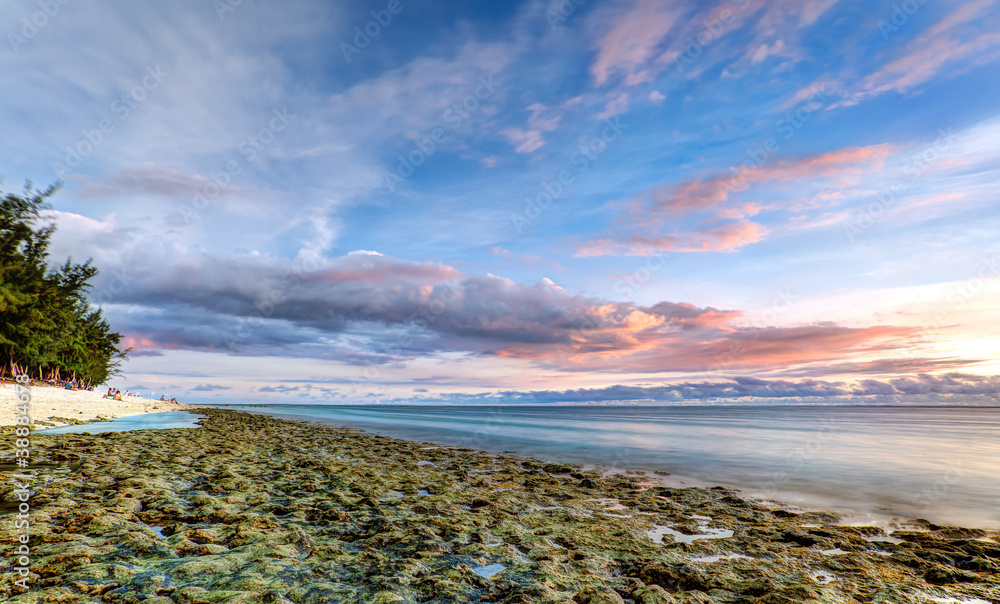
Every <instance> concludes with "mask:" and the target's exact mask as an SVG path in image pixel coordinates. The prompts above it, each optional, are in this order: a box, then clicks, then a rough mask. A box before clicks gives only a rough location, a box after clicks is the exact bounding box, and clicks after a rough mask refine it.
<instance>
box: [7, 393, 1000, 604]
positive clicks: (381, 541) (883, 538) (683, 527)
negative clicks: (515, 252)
mask: <svg viewBox="0 0 1000 604" xmlns="http://www.w3.org/2000/svg"><path fill="white" fill-rule="evenodd" d="M197 413H199V414H201V415H205V416H207V419H206V420H203V421H202V422H201V424H202V427H200V428H195V429H171V430H169V431H167V430H155V429H153V430H143V431H141V432H116V433H106V434H101V435H88V434H66V435H43V434H33V435H32V437H31V438H32V447H34V448H35V452H34V455H35V457H34V458H33V463H39V464H41V463H48V464H59V465H62V466H63V469H58V470H57V469H54V468H51V467H49V468H46V467H35V468H34V469H30V470H29V472H30V473H32V474H33V475H34V476H35V485H36V487H35V488H36V489H37V491H36V492H35V493H34V495H33V496H32V499H31V510H32V511H31V515H32V518H33V527H34V529H33V531H32V546H31V550H32V565H31V567H32V572H33V573H34V574H33V575H32V585H33V587H32V589H31V590H30V591H29V592H26V593H24V594H23V595H21V600H20V601H23V602H29V603H33V602H43V601H46V599H47V598H49V597H59V595H60V594H65V595H71V596H73V597H79V598H80V601H84V600H85V601H90V600H93V599H94V598H97V597H98V596H103V599H105V600H108V601H129V600H131V599H134V601H146V602H150V604H170V603H174V602H177V603H180V602H201V601H205V602H234V603H235V602H248V603H249V602H256V601H262V600H263V601H272V602H282V603H286V602H313V601H315V602H319V601H322V598H327V599H328V601H342V602H352V603H353V602H357V603H361V602H365V603H367V602H376V603H377V602H385V603H388V602H418V601H419V602H432V603H443V602H475V601H479V602H484V603H485V602H495V603H512V604H516V603H520V604H526V603H528V602H560V603H569V602H578V603H580V602H582V603H588V602H589V603H591V604H604V603H613V604H618V603H622V602H624V603H625V604H630V603H631V604H660V603H668V604H669V603H673V602H680V601H684V602H702V603H709V602H720V603H721V602H768V603H784V602H807V601H815V600H822V601H829V602H838V601H839V602H852V601H873V600H875V599H882V600H884V601H891V602H894V603H907V604H909V603H913V604H922V603H924V602H930V601H933V598H960V599H961V600H971V601H973V602H975V599H976V598H978V599H979V600H981V601H983V602H988V601H997V599H998V598H1000V579H998V574H997V571H998V569H1000V545H998V544H997V543H996V541H995V539H996V538H997V537H998V536H1000V532H998V531H984V530H977V529H967V528H961V527H951V526H936V525H926V526H922V527H919V530H897V531H894V532H893V533H892V534H891V535H887V534H885V533H883V531H882V529H880V528H879V527H851V526H840V525H837V524H835V522H836V521H837V518H836V517H835V516H834V515H832V514H824V513H822V512H805V513H798V512H794V511H789V510H787V509H773V508H771V507H769V506H765V505H763V504H762V503H761V502H756V501H753V500H746V499H743V498H741V497H739V496H738V493H736V492H735V491H734V490H732V489H727V488H723V487H711V488H694V487H691V488H673V487H662V486H657V485H655V484H652V483H650V482H648V481H644V480H641V479H640V478H639V477H637V476H629V475H622V474H618V475H612V476H604V475H602V474H601V473H600V472H597V471H596V470H583V469H581V467H579V466H575V467H574V466H570V465H564V464H556V463H550V462H546V461H544V460H539V459H532V458H529V457H517V456H513V455H508V454H504V453H495V452H489V451H480V450H476V449H471V448H465V447H449V446H441V445H435V444H433V443H422V442H414V441H406V440H401V439H395V438H389V437H384V436H380V435H376V434H372V433H368V432H361V431H358V430H353V429H350V428H336V427H331V426H327V425H323V424H316V423H314V422H302V421H289V420H280V419H275V418H270V417H267V416H261V415H255V414H247V413H240V412H234V411H227V410H224V409H217V408H214V407H201V408H197ZM4 457H5V459H4V462H6V463H9V462H10V461H12V458H13V455H12V452H11V451H9V450H6V451H4ZM8 471H10V470H8ZM4 500H5V502H4V505H5V507H6V506H9V505H11V503H12V501H13V498H12V495H11V494H7V495H6V496H5V497H4ZM11 524H12V523H9V522H5V523H2V527H3V528H2V529H0V533H3V534H4V536H5V538H6V537H11V536H12V535H11V533H12V532H13V529H12V526H11ZM36 531H37V532H36ZM983 539H987V540H985V541H984V540H983ZM3 577H4V578H2V579H0V593H3V594H6V595H8V596H10V595H15V594H18V593H20V592H18V591H14V590H15V589H16V588H15V587H14V586H13V583H12V581H13V579H11V578H9V577H10V573H7V574H5V575H3ZM88 598H89V599H88ZM109 598H110V600H109ZM144 598H145V599H144Z"/></svg>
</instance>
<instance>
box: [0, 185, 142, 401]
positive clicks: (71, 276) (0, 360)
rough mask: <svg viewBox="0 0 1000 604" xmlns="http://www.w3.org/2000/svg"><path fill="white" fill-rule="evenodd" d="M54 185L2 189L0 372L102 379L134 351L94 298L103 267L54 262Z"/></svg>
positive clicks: (86, 380)
mask: <svg viewBox="0 0 1000 604" xmlns="http://www.w3.org/2000/svg"><path fill="white" fill-rule="evenodd" d="M57 188H58V187H57V186H56V185H53V186H51V187H49V188H47V189H45V190H43V191H39V190H34V189H32V188H31V184H30V183H28V184H27V185H25V188H24V191H23V193H22V194H20V195H17V194H13V193H6V194H3V193H0V376H2V375H4V374H5V373H6V372H7V371H8V370H9V371H10V373H11V374H14V373H27V374H29V375H31V376H33V377H37V378H39V379H60V377H63V376H66V375H68V376H71V377H72V378H73V379H75V380H76V381H77V382H79V383H82V384H84V385H86V386H91V385H99V384H103V383H105V382H107V381H108V379H110V378H111V377H113V376H114V375H117V374H118V373H119V372H120V367H121V363H122V362H123V361H124V360H125V359H126V358H127V353H128V351H127V350H121V349H120V348H119V345H120V344H121V335H120V334H118V333H115V332H114V331H112V330H111V326H110V325H108V323H107V321H105V320H104V318H103V316H102V315H101V311H100V310H99V309H94V308H93V307H92V306H91V305H90V303H89V302H88V301H87V298H86V292H87V291H88V290H89V289H90V287H91V285H90V283H89V282H90V280H91V279H92V278H93V277H94V276H96V275H97V268H96V267H94V266H93V264H91V261H90V260H88V261H87V262H85V263H83V264H74V263H73V261H72V259H67V260H66V262H65V263H64V264H62V265H61V266H59V267H57V268H52V267H50V266H49V263H48V255H49V254H48V247H49V243H50V240H51V238H52V233H54V232H55V228H56V227H55V225H52V224H45V222H44V219H43V216H42V212H43V211H44V210H46V209H48V208H49V204H48V202H47V200H48V198H49V197H51V196H52V195H53V194H55V192H56V190H57Z"/></svg>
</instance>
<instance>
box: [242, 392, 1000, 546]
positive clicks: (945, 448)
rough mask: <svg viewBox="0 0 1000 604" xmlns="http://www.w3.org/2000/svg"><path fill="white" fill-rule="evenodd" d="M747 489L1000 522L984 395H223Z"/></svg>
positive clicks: (965, 521)
mask: <svg viewBox="0 0 1000 604" xmlns="http://www.w3.org/2000/svg"><path fill="white" fill-rule="evenodd" d="M230 408H232V409H236V410H245V411H250V412H255V413H267V414H269V415H274V416H277V417H285V418H289V419H300V420H301V419H308V420H312V421H317V422H322V423H327V424H334V425H346V426H353V427H356V428H362V429H366V430H370V431H373V432H378V433H381V434H385V435H388V436H395V437H399V438H406V439H411V440H417V441H431V442H434V443H438V444H442V445H458V446H465V447H474V448H479V449H490V450H494V451H503V450H510V451H514V452H516V453H519V454H524V455H532V456H537V457H541V458H544V459H550V460H553V461H561V462H565V463H583V464H600V465H605V466H609V467H613V468H621V469H643V470H647V471H658V472H669V473H671V474H672V476H670V477H669V478H667V482H668V483H671V482H672V483H673V484H681V483H684V484H691V485H698V484H702V485H703V484H722V485H727V486H734V487H737V488H741V489H743V490H744V492H745V494H747V495H749V496H752V497H760V498H765V499H775V500H780V501H784V502H790V503H793V504H797V505H802V506H808V507H822V508H828V509H829V508H834V509H837V510H838V511H847V512H856V513H857V517H856V518H855V520H856V521H860V522H862V523H863V522H866V521H883V522H884V521H885V520H886V519H887V518H890V517H892V516H899V517H906V518H913V517H917V518H926V519H928V520H931V521H932V522H938V523H951V524H958V525H964V526H975V527H980V528H1000V481H998V480H997V479H996V476H997V472H998V470H1000V408H998V407H917V406H906V407H871V406H869V407H849V406H845V407H818V406H813V407H804V406H803V407H726V406H711V407H652V406H651V407H595V406H547V407H540V406H494V407H483V406H478V407H460V406H404V405H358V406H332V405H323V406H320V405H273V406H268V407H257V406H255V407H246V406H232V407H230Z"/></svg>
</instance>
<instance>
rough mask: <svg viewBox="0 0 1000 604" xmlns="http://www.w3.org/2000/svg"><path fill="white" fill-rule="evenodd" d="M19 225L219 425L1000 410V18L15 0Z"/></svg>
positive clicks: (583, 6)
mask: <svg viewBox="0 0 1000 604" xmlns="http://www.w3.org/2000/svg"><path fill="white" fill-rule="evenodd" d="M0 32H2V33H3V40H2V41H0V42H2V43H3V44H4V46H3V48H2V49H0V81H2V83H3V88H4V90H5V91H6V93H5V94H3V95H0V131H2V132H3V140H4V143H5V144H3V145H0V176H2V178H3V184H2V186H3V187H4V189H6V190H8V191H10V190H18V189H20V188H21V187H22V186H23V184H24V182H25V181H31V182H32V183H34V184H35V185H36V186H38V187H44V186H47V185H49V184H52V183H54V182H56V181H57V180H58V181H60V182H61V183H62V184H61V189H60V191H59V192H58V193H57V194H56V195H55V197H53V199H52V209H51V211H49V212H48V213H47V215H46V220H49V221H52V222H54V223H55V224H57V227H58V231H57V233H56V236H55V238H54V243H53V247H52V259H53V262H55V263H61V262H62V261H63V260H64V259H65V258H66V257H67V256H71V257H72V258H73V259H74V260H76V261H83V260H86V259H87V258H92V259H93V261H94V263H95V264H96V266H97V267H98V268H99V269H100V270H101V273H100V275H98V277H96V278H95V279H94V281H93V284H94V288H93V290H92V291H91V294H90V296H91V301H92V302H93V303H94V304H95V305H99V306H100V307H101V308H102V309H103V311H104V313H105V315H106V316H107V318H108V320H109V322H110V323H111V325H112V327H113V328H114V329H115V330H117V331H119V332H121V333H122V335H123V345H126V346H128V347H130V348H131V352H130V358H129V360H128V362H127V363H126V364H125V366H124V371H125V374H124V376H123V377H120V378H117V379H116V380H115V381H114V382H113V385H115V386H117V387H120V388H122V389H128V390H131V391H133V392H136V391H138V392H143V393H152V394H154V395H155V396H159V395H161V394H165V395H167V396H168V397H169V396H176V397H178V398H179V399H181V400H187V401H225V402H229V401H233V402H237V401H246V400H253V401H254V402H285V403H294V402H303V403H316V402H323V403H375V402H381V403H400V402H415V403H467V404H474V403H491V404H492V403H503V402H512V403H560V402H577V403H605V404H635V403H651V402H652V403H671V404H673V403H678V404H680V403H727V402H728V403H751V404H752V403H762V402H763V403H769V404H785V403H843V402H853V403H857V402H866V403H881V404H885V403H926V404H942V403H952V404H956V403H957V404H969V403H972V404H997V403H998V401H1000V377H998V374H1000V310H998V308H1000V305H998V304H997V300H998V292H1000V287H998V284H1000V241H998V237H997V235H998V233H1000V211H998V209H1000V204H998V203H997V197H998V185H997V183H998V182H1000V179H998V175H1000V171H998V169H1000V104H998V103H997V101H996V99H997V98H998V97H1000V5H997V4H995V3H993V2H991V1H989V0H970V1H962V2H957V1H945V0H941V1H933V0H908V1H906V2H899V1H898V0H896V1H876V2H858V1H848V0H840V1H838V0H796V1H794V2H793V1H791V0H787V1H786V0H772V1H769V2H762V1H760V0H720V1H718V2H686V1H679V0H676V1H675V0H659V1H657V0H622V1H618V0H609V1H597V0H562V1H554V0H528V1H520V2H519V1H513V0H511V1H505V2H475V3H469V2H457V1H456V2H447V1H431V0H423V1H412V0H374V1H371V2H340V1H333V0H323V1H312V0H289V1H286V2H281V3H276V2H263V1H261V0H257V1H254V0H212V1H209V0H199V1H194V0H177V1H173V2H170V3H148V2H143V3H136V2H125V1H124V0H120V1H119V0H103V1H99V2H80V1H76V2H74V1H72V0H31V1H29V0H8V1H6V2H4V3H3V4H2V5H0Z"/></svg>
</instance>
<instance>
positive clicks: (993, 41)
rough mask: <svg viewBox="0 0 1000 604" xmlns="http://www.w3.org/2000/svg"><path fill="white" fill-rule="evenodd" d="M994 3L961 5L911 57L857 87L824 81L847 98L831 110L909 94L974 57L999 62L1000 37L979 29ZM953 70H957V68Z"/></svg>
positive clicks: (893, 63)
mask: <svg viewBox="0 0 1000 604" xmlns="http://www.w3.org/2000/svg"><path fill="white" fill-rule="evenodd" d="M993 4H994V3H993V2H992V1H991V0H979V1H978V2H970V3H966V4H962V5H960V6H959V7H958V8H957V9H955V11H954V12H952V13H951V14H950V15H949V16H948V17H946V18H944V19H942V20H941V21H939V22H938V23H936V24H935V25H933V26H931V27H930V28H928V29H927V30H926V31H924V32H923V33H922V34H921V35H920V36H918V37H917V38H916V39H914V40H913V41H912V42H911V43H910V44H909V45H908V46H907V48H908V49H910V52H909V53H908V54H906V55H904V56H902V57H899V58H897V59H894V60H892V61H889V62H888V63H886V64H884V65H883V66H882V67H881V68H880V69H878V70H877V71H875V72H874V73H871V74H869V75H868V76H866V77H864V78H863V79H861V80H860V81H858V82H856V83H854V84H848V83H846V82H845V81H844V80H845V78H840V79H839V80H837V79H831V78H829V77H827V78H824V80H825V83H824V90H828V91H829V92H830V93H833V94H839V95H841V96H842V97H843V98H842V100H840V101H839V102H837V103H834V104H832V105H830V106H829V108H830V109H832V108H836V107H846V106H852V105H857V104H858V103H860V102H861V101H863V100H865V99H869V98H872V97H876V96H879V95H881V94H885V93H887V92H896V93H900V94H905V93H907V92H910V91H912V90H914V89H916V88H918V87H919V86H921V85H922V84H925V83H927V82H929V81H931V80H932V79H934V78H935V77H937V76H939V75H940V74H942V73H944V72H945V69H946V67H948V66H953V65H954V63H956V62H957V61H959V60H961V59H969V58H973V63H974V64H979V63H983V62H985V61H989V60H995V59H996V58H997V56H1000V53H998V52H997V51H998V48H1000V34H998V33H996V32H995V31H980V30H979V29H978V28H979V27H981V24H982V22H983V20H982V17H983V16H984V14H985V13H987V12H988V11H989V10H990V9H991V8H992V6H993ZM951 70H952V71H956V70H955V68H954V67H951ZM814 86H815V85H814ZM803 93H804V91H800V94H803Z"/></svg>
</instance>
